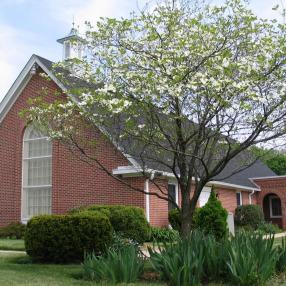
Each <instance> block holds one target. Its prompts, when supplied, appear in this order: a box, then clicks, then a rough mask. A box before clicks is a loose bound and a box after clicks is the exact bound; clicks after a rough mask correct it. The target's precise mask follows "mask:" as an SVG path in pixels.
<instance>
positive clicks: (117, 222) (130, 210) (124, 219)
mask: <svg viewBox="0 0 286 286" xmlns="http://www.w3.org/2000/svg"><path fill="white" fill-rule="evenodd" d="M93 212H96V213H97V212H101V213H103V214H105V215H106V216H107V217H108V218H109V220H110V222H111V224H112V226H113V228H114V230H115V231H116V232H117V233H119V234H120V235H121V236H122V237H125V238H128V239H132V240H135V241H137V242H139V243H143V242H145V241H148V239H149V238H150V225H149V223H148V222H147V220H146V216H145V214H144V210H143V209H141V208H138V207H130V206H123V205H110V206H109V205H91V206H87V207H80V208H78V209H72V210H71V211H70V213H71V214H76V213H89V214H91V215H92V213H93Z"/></svg>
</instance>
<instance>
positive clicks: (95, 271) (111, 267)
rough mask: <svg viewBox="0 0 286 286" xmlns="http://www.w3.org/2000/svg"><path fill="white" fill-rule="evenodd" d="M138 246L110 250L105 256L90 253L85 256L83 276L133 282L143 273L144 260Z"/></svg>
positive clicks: (88, 278)
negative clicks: (140, 255)
mask: <svg viewBox="0 0 286 286" xmlns="http://www.w3.org/2000/svg"><path fill="white" fill-rule="evenodd" d="M138 253H139V252H138V247H136V246H134V245H128V246H125V247H122V248H120V249H118V250H117V251H115V250H108V251H107V254H106V255H105V256H96V255H95V254H89V255H87V256H86V257H85V259H84V262H83V264H82V266H83V276H84V278H85V279H87V280H92V281H96V282H100V281H108V282H111V283H132V282H135V281H136V280H137V279H138V278H139V276H140V275H141V274H142V273H143V267H144V262H143V260H142V259H141V258H140V257H139V255H138Z"/></svg>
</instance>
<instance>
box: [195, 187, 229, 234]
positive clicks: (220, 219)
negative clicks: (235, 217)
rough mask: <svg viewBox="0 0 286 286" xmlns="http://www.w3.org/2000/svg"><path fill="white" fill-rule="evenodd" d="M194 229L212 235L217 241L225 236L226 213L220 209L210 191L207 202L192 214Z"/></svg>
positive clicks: (219, 204)
mask: <svg viewBox="0 0 286 286" xmlns="http://www.w3.org/2000/svg"><path fill="white" fill-rule="evenodd" d="M193 220H194V228H197V229H199V230H201V231H203V232H204V233H205V234H211V235H214V236H215V237H216V238H217V239H221V238H224V237H226V236H227V234H228V227H227V211H226V210H225V209H224V208H223V207H222V205H221V202H220V201H219V200H218V199H217V197H216V195H215V193H214V192H213V191H212V192H211V194H210V197H209V200H208V202H207V203H206V204H205V205H204V206H203V207H201V208H198V209H196V211H195V214H194V218H193Z"/></svg>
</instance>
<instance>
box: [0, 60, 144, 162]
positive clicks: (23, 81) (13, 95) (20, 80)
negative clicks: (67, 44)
mask: <svg viewBox="0 0 286 286" xmlns="http://www.w3.org/2000/svg"><path fill="white" fill-rule="evenodd" d="M34 64H37V65H38V66H39V67H40V68H41V69H42V70H43V71H44V72H45V73H46V74H47V75H48V76H49V77H50V78H51V80H52V81H53V82H55V84H56V85H57V86H58V87H59V88H60V89H61V90H62V91H63V92H65V93H67V88H66V87H65V86H64V85H63V84H62V83H61V82H60V81H59V80H58V79H57V78H56V77H55V76H54V74H53V73H52V72H51V71H50V70H49V69H47V68H46V66H45V65H43V64H42V62H41V61H40V60H39V58H38V57H37V56H36V55H32V56H31V58H30V59H29V61H28V62H27V64H26V65H25V67H24V68H23V70H22V71H21V72H20V74H19V76H18V77H17V79H16V80H15V82H14V83H13V84H12V86H11V88H10V89H9V91H8V92H7V94H6V95H5V97H4V99H3V100H2V102H1V103H0V123H1V122H2V121H3V119H4V118H5V116H6V115H7V113H8V112H9V110H10V109H11V107H12V106H13V104H14V103H15V101H16V100H17V99H18V97H19V95H20V94H21V92H22V91H23V89H24V88H25V86H26V85H27V83H28V82H29V80H30V79H31V78H32V74H31V73H30V71H31V69H32V67H33V65H34ZM67 95H68V96H69V97H70V98H71V99H72V100H73V101H75V102H77V100H76V97H75V96H74V95H72V94H70V93H67ZM98 128H99V129H100V131H101V132H103V133H104V134H106V135H108V136H109V138H110V139H111V141H112V143H113V144H114V145H115V147H116V148H117V149H118V150H119V151H120V152H121V153H122V154H123V156H124V157H126V159H127V160H128V161H129V162H130V163H131V164H132V165H133V166H135V167H138V166H139V164H138V163H137V162H136V160H135V159H133V158H132V156H130V155H128V154H126V153H124V152H123V150H122V148H120V147H119V146H118V144H116V143H115V142H114V140H112V138H111V136H110V135H109V134H108V133H107V132H106V131H105V130H103V128H101V127H100V126H98Z"/></svg>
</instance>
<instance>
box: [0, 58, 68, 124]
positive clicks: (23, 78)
mask: <svg viewBox="0 0 286 286" xmlns="http://www.w3.org/2000/svg"><path fill="white" fill-rule="evenodd" d="M34 64H37V65H38V66H39V67H41V68H42V70H43V71H44V72H45V73H47V75H48V76H49V77H50V78H51V79H52V80H53V81H54V82H55V83H56V84H57V85H58V86H59V87H60V88H61V89H62V90H63V91H64V92H65V91H66V90H67V89H66V88H65V87H64V86H63V85H62V84H61V83H60V82H59V81H58V79H57V78H56V77H55V76H54V75H53V74H52V73H51V72H50V71H49V70H48V69H47V68H46V67H45V66H44V65H43V64H42V62H41V61H40V60H39V58H38V57H37V56H36V55H32V57H31V58H30V59H29V61H28V62H27V64H26V65H25V67H24V68H23V69H22V71H21V72H20V74H19V75H18V77H17V78H16V80H15V81H14V83H13V84H12V86H11V88H10V89H9V90H8V92H7V93H6V95H5V97H4V98H3V100H2V102H1V103H0V123H1V122H2V121H3V119H4V118H5V116H6V115H7V113H8V112H9V110H10V109H11V107H12V106H13V104H14V103H15V101H16V100H17V99H18V97H19V95H20V94H21V92H22V91H23V89H24V88H25V86H26V85H27V83H28V82H29V80H30V79H31V77H32V75H31V74H30V71H31V69H32V67H33V65H34Z"/></svg>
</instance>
